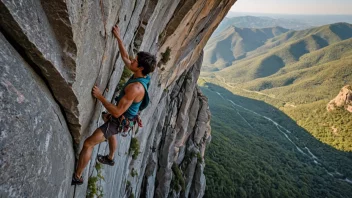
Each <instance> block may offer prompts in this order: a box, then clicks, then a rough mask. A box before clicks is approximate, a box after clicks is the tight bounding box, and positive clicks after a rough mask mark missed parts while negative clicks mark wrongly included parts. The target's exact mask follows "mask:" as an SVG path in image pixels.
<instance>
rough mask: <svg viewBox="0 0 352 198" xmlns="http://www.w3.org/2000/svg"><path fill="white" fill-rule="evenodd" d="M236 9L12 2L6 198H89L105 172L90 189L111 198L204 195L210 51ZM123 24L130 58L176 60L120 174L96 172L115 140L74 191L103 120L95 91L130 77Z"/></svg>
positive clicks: (4, 82)
mask: <svg viewBox="0 0 352 198" xmlns="http://www.w3.org/2000/svg"><path fill="white" fill-rule="evenodd" d="M234 2H235V0H187V1H186V0H175V1H171V0H138V1H137V0H131V1H121V0H96V1H83V0H77V1H65V0H31V1H24V0H18V1H17V0H16V1H7V0H1V1H0V10H1V12H0V30H1V33H2V34H3V35H4V37H1V40H2V43H4V44H2V45H1V46H7V47H2V49H1V57H0V58H1V60H0V61H1V65H0V69H1V74H0V75H1V85H0V88H1V89H0V98H1V117H0V118H1V119H0V123H1V136H0V137H1V139H0V141H1V145H0V148H1V156H2V157H1V159H0V168H1V170H0V172H1V173H0V176H1V179H0V180H1V181H2V183H0V195H1V197H3V196H4V197H17V196H19V197H57V196H58V197H86V195H87V192H92V189H87V180H88V179H87V178H88V177H91V178H93V177H94V176H96V175H97V174H98V175H102V176H104V178H105V179H104V180H99V181H97V182H96V184H95V185H90V186H91V187H90V188H92V186H93V187H97V188H98V189H100V190H102V191H103V193H104V197H129V196H130V195H132V194H133V195H135V196H136V197H154V196H155V197H168V196H170V197H188V196H189V197H201V196H202V195H203V193H204V188H205V178H204V175H203V169H204V163H203V162H202V161H203V159H202V156H204V150H205V142H206V140H207V139H209V136H210V126H209V119H210V116H209V115H210V114H209V110H208V107H207V103H206V99H205V97H204V96H202V94H201V93H200V91H199V90H198V89H197V88H196V80H197V78H198V75H199V68H200V65H201V61H202V56H200V54H201V51H202V49H203V47H204V45H205V44H206V42H207V40H208V39H209V37H210V35H211V33H212V32H213V31H214V30H215V28H216V27H217V25H218V24H219V23H220V21H221V20H222V19H223V17H224V16H225V15H226V13H227V12H228V10H229V9H230V7H231V6H232V5H233V4H234ZM116 23H117V24H118V25H119V27H120V29H121V35H122V38H123V41H124V44H125V46H126V48H127V50H128V51H129V52H130V54H131V55H133V54H134V53H136V52H137V51H149V52H151V53H153V54H157V57H158V61H159V60H161V59H162V60H166V61H164V62H163V63H162V62H159V64H158V65H159V68H158V69H156V71H155V72H154V73H153V75H152V82H151V86H150V88H149V95H150V96H151V104H150V105H149V107H148V108H147V109H146V110H144V111H143V112H142V115H141V116H142V119H143V122H144V127H143V128H140V129H137V128H136V129H135V130H134V133H131V134H130V135H129V136H128V137H126V138H122V137H120V136H119V135H118V136H117V139H118V142H119V144H118V150H117V153H116V156H115V161H116V166H115V167H105V166H104V167H103V169H102V170H100V171H96V169H95V168H94V167H95V161H96V159H95V158H96V154H97V153H105V152H108V151H107V150H108V147H107V144H106V143H102V144H100V145H99V146H96V148H95V150H94V152H93V156H92V160H91V163H90V164H89V166H88V167H87V168H86V171H85V173H84V177H85V183H84V184H83V185H82V186H80V187H76V188H75V189H74V191H73V188H71V187H70V186H69V184H70V179H71V173H72V172H73V168H74V165H73V164H74V159H73V156H74V155H77V153H78V152H79V150H80V147H81V144H82V143H83V140H84V139H85V138H86V137H87V136H88V135H90V134H91V133H92V132H93V131H94V130H95V128H96V127H98V126H99V125H100V124H101V123H102V121H101V118H100V114H101V111H102V110H104V108H103V107H102V105H101V104H100V103H99V102H97V101H96V100H95V99H94V98H93V97H92V96H91V88H92V87H93V85H94V84H97V85H98V86H99V87H100V88H101V89H102V90H105V91H104V95H105V97H106V98H107V99H109V100H111V99H112V98H113V96H114V95H115V92H114V90H115V89H116V86H117V84H118V82H119V80H120V77H121V74H122V70H123V62H122V60H121V58H120V56H119V51H118V48H117V42H116V40H115V39H114V37H113V36H112V33H111V30H112V27H113V25H114V24H116ZM168 48H169V49H171V51H170V56H169V57H166V56H165V54H164V55H163V53H164V52H166V51H167V49H168ZM9 68H11V69H9ZM11 70H16V71H18V72H17V73H15V72H13V71H11ZM20 79H21V80H20ZM23 104H26V105H25V106H22V105H23ZM8 115H13V116H8ZM16 115H21V116H19V118H20V121H17V120H16V119H17V118H16ZM23 115H25V116H23ZM70 135H71V136H72V140H73V141H72V140H71V136H70ZM132 136H133V137H134V138H137V139H138V141H139V145H140V149H139V151H140V153H139V155H138V157H137V158H136V159H132V157H131V154H130V153H129V148H130V142H131V138H132ZM18 145H25V146H23V147H21V146H18ZM74 149H75V151H76V152H74V151H73V150H74ZM14 156H17V157H14ZM18 156H24V157H18ZM13 167H16V168H15V169H14V168H13ZM10 169H11V171H9V170H10ZM180 174H181V175H182V176H181V177H183V179H181V177H180ZM182 181H184V184H183V182H182ZM180 182H181V183H180ZM34 185H36V186H38V185H40V186H42V188H34ZM23 186H26V187H23ZM180 186H181V188H183V189H182V190H181V191H179V190H180ZM20 187H21V188H20ZM48 189H49V190H48ZM96 196H97V195H96Z"/></svg>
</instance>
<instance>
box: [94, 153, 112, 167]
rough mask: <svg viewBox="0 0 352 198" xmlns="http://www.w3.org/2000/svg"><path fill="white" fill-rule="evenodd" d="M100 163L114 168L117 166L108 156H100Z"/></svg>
mask: <svg viewBox="0 0 352 198" xmlns="http://www.w3.org/2000/svg"><path fill="white" fill-rule="evenodd" d="M98 161H99V162H100V163H102V164H106V165H109V166H113V165H114V164H115V161H114V160H111V159H109V157H108V155H98Z"/></svg>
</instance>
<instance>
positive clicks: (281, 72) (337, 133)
mask: <svg viewBox="0 0 352 198" xmlns="http://www.w3.org/2000/svg"><path fill="white" fill-rule="evenodd" d="M226 31H228V30H226ZM223 33H224V32H223ZM249 40H250V39H249ZM243 41H244V40H241V42H243ZM209 42H210V41H209ZM236 42H239V41H234V43H236ZM210 44H212V45H215V44H214V43H210ZM210 44H209V45H210ZM229 49H231V48H229ZM231 50H234V48H232V49H231ZM205 55H207V54H205ZM207 58H208V59H209V57H205V59H207ZM216 63H217V62H216V61H215V63H214V64H209V65H205V66H207V67H205V68H204V70H203V72H202V74H201V76H202V78H203V79H205V80H206V81H207V82H213V83H215V84H219V85H221V86H225V87H226V88H227V89H229V90H231V91H232V92H233V93H236V94H238V95H242V96H246V97H250V98H255V99H259V100H262V101H265V102H267V103H269V104H271V105H273V106H275V107H277V108H279V109H280V110H281V111H283V112H284V113H286V114H287V115H288V116H290V117H291V118H292V119H293V120H294V121H296V122H297V123H298V124H299V125H300V126H302V127H303V128H304V129H306V130H307V131H308V132H309V133H311V134H312V135H313V136H314V137H316V138H317V139H318V140H320V141H322V142H324V143H327V144H329V145H332V146H333V147H335V148H337V149H340V150H343V151H352V135H351V134H352V114H351V113H350V112H348V111H347V110H345V109H344V108H341V109H336V110H335V111H332V112H328V111H327V110H326V105H327V104H328V103H329V101H330V100H332V99H333V98H335V97H336V96H337V94H338V93H339V91H340V89H341V88H342V87H344V86H345V85H352V25H351V24H348V23H336V24H331V25H325V26H321V27H317V28H312V29H308V30H302V31H288V32H286V33H283V34H280V35H278V36H275V37H273V38H270V39H268V40H266V41H265V43H264V44H263V45H261V46H260V47H258V48H256V49H255V50H252V51H249V52H247V53H246V54H245V55H244V56H243V57H242V59H239V60H234V61H231V62H226V63H225V67H224V64H223V65H219V64H216ZM211 67H215V68H216V69H212V70H209V68H211ZM215 70H218V71H215Z"/></svg>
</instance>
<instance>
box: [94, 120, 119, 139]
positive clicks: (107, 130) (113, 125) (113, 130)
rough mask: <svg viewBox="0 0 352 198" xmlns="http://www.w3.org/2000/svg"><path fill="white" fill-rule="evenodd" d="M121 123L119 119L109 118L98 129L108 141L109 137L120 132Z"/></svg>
mask: <svg viewBox="0 0 352 198" xmlns="http://www.w3.org/2000/svg"><path fill="white" fill-rule="evenodd" d="M120 125H121V122H120V121H119V119H116V118H110V119H109V120H108V121H107V122H105V123H104V124H103V125H101V126H100V127H99V129H100V130H101V131H102V132H103V134H104V137H105V138H106V139H108V138H109V137H111V136H113V135H115V134H117V133H119V132H121V129H122V128H121V127H120Z"/></svg>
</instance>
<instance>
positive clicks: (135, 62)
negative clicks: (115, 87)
mask: <svg viewBox="0 0 352 198" xmlns="http://www.w3.org/2000/svg"><path fill="white" fill-rule="evenodd" d="M130 69H131V71H132V72H137V71H139V70H140V71H142V70H143V67H140V66H139V65H138V56H136V57H135V58H133V59H131V68H130Z"/></svg>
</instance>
